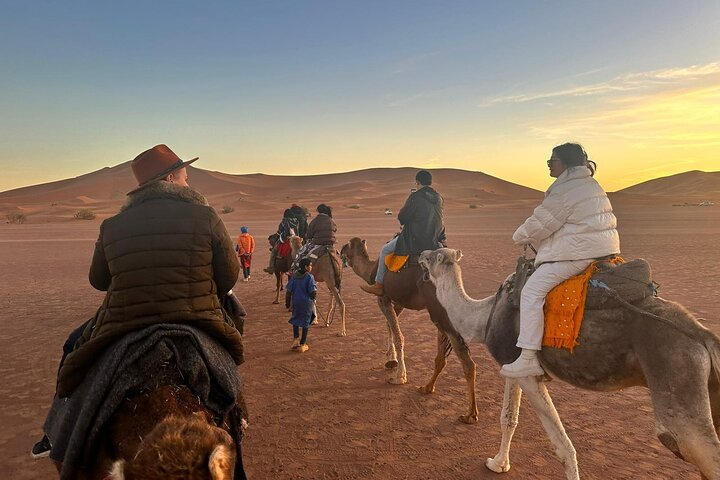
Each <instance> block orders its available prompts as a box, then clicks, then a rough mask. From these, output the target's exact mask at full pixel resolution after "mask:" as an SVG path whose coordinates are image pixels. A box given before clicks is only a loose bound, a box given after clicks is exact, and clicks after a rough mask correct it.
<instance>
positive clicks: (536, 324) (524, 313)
mask: <svg viewBox="0 0 720 480" xmlns="http://www.w3.org/2000/svg"><path fill="white" fill-rule="evenodd" d="M592 262H593V260H592V259H590V260H572V261H564V262H554V263H543V264H542V265H540V266H539V267H538V268H537V270H535V272H533V274H532V275H530V278H529V279H528V281H527V283H526V284H525V286H524V287H523V289H522V293H521V294H520V335H519V336H518V341H517V344H516V345H517V346H518V347H520V348H527V349H530V350H542V338H543V331H544V330H545V313H544V312H543V307H544V306H545V296H546V295H547V294H548V292H550V290H552V289H553V288H554V287H555V286H557V285H559V284H560V283H562V282H563V281H564V280H567V279H568V278H570V277H572V276H574V275H577V274H579V273H582V272H583V271H584V270H585V269H586V268H587V267H588V265H590V264H591V263H592Z"/></svg>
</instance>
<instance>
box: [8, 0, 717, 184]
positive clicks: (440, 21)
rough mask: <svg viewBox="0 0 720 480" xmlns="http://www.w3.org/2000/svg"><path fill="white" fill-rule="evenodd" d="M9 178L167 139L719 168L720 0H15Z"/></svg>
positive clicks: (522, 165) (501, 165) (463, 162)
mask: <svg viewBox="0 0 720 480" xmlns="http://www.w3.org/2000/svg"><path fill="white" fill-rule="evenodd" d="M0 6H1V7H2V11H3V16H2V18H1V19H0V62H1V63H0V67H1V68H2V72H3V74H2V75H0V88H1V91H2V95H1V96H0V108H1V110H2V112H3V113H2V115H1V116H0V140H1V141H2V145H3V149H2V150H1V151H0V166H2V167H3V170H4V171H5V175H3V176H2V178H0V190H6V189H10V188H15V187H19V186H23V185H28V184H34V183H40V182H46V181H51V180H57V179H62V178H67V177H70V176H75V175H80V174H83V173H86V172H89V171H92V170H96V169H99V168H102V167H104V166H110V165H116V164H118V163H121V162H123V161H126V160H130V159H132V158H133V157H134V156H135V155H136V154H137V153H139V152H140V151H142V150H144V149H146V148H149V147H151V146H152V145H155V144H157V143H167V144H168V145H169V146H170V147H171V148H173V149H174V150H175V151H176V152H177V153H178V154H179V155H180V156H181V157H194V156H200V159H201V160H200V162H198V164H197V166H199V167H201V168H207V169H212V170H221V171H224V172H227V173H252V172H265V173H276V174H302V173H323V172H337V171H348V170H355V169H359V168H366V167H373V166H423V167H454V168H465V169H470V170H480V171H483V172H486V173H489V174H492V175H495V176H498V177H500V178H503V179H506V180H509V181H513V182H516V183H521V184H524V185H528V186H531V187H534V188H539V189H544V188H545V187H546V186H547V185H548V184H549V183H550V179H549V177H548V176H547V170H546V168H545V166H544V161H545V159H546V158H548V157H549V155H550V150H551V148H552V147H553V146H554V145H557V144H559V143H563V142H565V141H568V140H569V141H579V142H581V143H583V144H584V145H585V147H586V149H587V151H588V153H589V154H590V156H591V158H594V159H595V160H596V161H597V162H598V164H599V165H600V169H599V171H598V178H599V179H600V180H601V182H602V183H603V184H604V185H606V188H607V189H608V190H614V189H617V188H622V187H624V186H628V185H630V184H633V183H637V182H640V181H643V180H646V179H648V178H654V177H657V176H662V175H667V174H672V173H678V172H682V171H687V170H693V169H703V170H707V171H709V170H720V154H719V153H718V152H720V129H719V128H717V127H718V126H719V125H720V33H719V32H720V2H718V1H688V2H676V1H674V2H671V1H631V2H619V1H609V2H589V1H576V2H570V1H567V2H566V1H498V2H482V1H474V2H460V1H457V2H453V1H449V2H440V1H436V2H423V1H414V2H409V1H392V2H388V1H362V2H360V1H357V2H349V1H332V2H331V1H267V2H246V1H239V2H238V1H236V2H182V1H181V2H177V1H175V2H165V1H153V2H134V1H130V2H127V1H126V2H106V1H94V2H90V1H82V2H80V1H70V2H39V1H26V2H19V1H18V2H6V1H2V2H0Z"/></svg>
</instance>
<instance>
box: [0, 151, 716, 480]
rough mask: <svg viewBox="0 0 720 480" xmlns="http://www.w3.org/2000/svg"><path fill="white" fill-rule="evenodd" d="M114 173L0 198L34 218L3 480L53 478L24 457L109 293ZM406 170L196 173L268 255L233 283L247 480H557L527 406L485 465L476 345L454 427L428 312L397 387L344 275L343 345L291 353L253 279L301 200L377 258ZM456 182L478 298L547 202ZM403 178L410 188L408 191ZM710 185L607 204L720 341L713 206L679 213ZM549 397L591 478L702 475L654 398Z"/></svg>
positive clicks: (487, 365) (16, 310) (120, 184)
mask: <svg viewBox="0 0 720 480" xmlns="http://www.w3.org/2000/svg"><path fill="white" fill-rule="evenodd" d="M114 168H115V169H119V170H123V169H124V170H125V171H121V172H117V171H116V172H112V170H113V169H106V170H105V171H101V172H96V174H100V173H102V174H107V173H113V175H109V176H107V178H108V179H109V180H108V182H109V183H101V184H100V186H98V182H97V178H98V177H95V179H93V178H90V179H88V178H85V179H83V178H82V177H80V179H79V180H81V181H84V182H86V185H85V188H81V187H78V183H74V184H73V182H72V181H70V180H69V181H67V182H68V183H67V185H66V187H64V188H65V193H64V195H61V194H60V193H59V192H60V190H58V189H57V188H56V187H57V185H55V186H48V185H51V184H48V185H46V186H39V187H31V188H35V189H38V188H39V190H32V191H31V190H27V189H24V191H14V192H4V193H2V194H0V206H4V207H7V208H9V207H8V206H10V205H12V206H13V208H17V207H18V206H19V207H20V208H22V209H26V210H25V211H27V212H28V218H29V220H28V223H26V224H24V225H10V224H4V223H3V224H1V225H0V246H1V248H0V269H1V270H2V272H3V273H2V276H0V304H1V305H2V313H1V319H2V326H3V328H2V332H1V333H0V344H1V345H2V349H1V350H0V375H1V376H2V379H3V382H2V388H1V389H0V451H2V452H3V455H2V457H1V458H0V472H2V474H0V476H1V477H2V478H8V479H15V480H26V479H27V480H30V479H40V478H55V471H54V468H53V467H52V465H51V463H50V462H49V461H48V460H47V459H44V460H32V459H31V458H30V455H29V450H30V447H31V446H32V444H33V442H35V441H36V440H37V439H39V438H40V436H41V434H42V432H41V427H42V423H43V420H44V418H45V414H46V411H47V408H48V406H49V405H50V402H51V396H52V394H53V391H54V379H55V374H56V368H57V362H58V360H59V358H60V355H61V348H62V343H63V341H64V340H65V337H66V335H67V334H68V333H69V332H70V330H71V329H72V328H73V327H74V326H76V325H77V324H79V323H80V322H82V321H83V320H84V319H86V318H88V317H90V316H91V315H92V314H93V312H94V310H95V308H97V306H98V305H99V303H100V301H101V299H102V293H100V292H97V291H94V290H93V289H92V287H91V286H90V285H89V284H88V280H87V271H88V267H89V264H90V257H91V254H92V249H93V243H94V240H95V238H96V236H97V232H98V227H99V223H100V220H101V219H102V218H103V217H104V216H107V215H110V214H112V213H113V212H114V211H116V210H117V208H118V206H119V204H120V202H122V196H123V194H124V193H123V192H124V191H127V190H129V189H130V188H131V187H132V181H131V180H130V181H128V179H127V178H126V176H127V175H128V174H129V172H128V171H127V165H125V164H123V165H121V166H118V167H114ZM368 172H370V173H368ZM408 172H410V170H407V171H405V172H403V171H399V170H389V171H380V173H377V172H374V171H372V172H371V171H365V172H364V173H362V172H354V173H353V174H344V175H350V177H348V176H345V177H342V178H340V177H337V176H335V177H334V176H323V177H317V178H308V177H304V178H301V179H299V178H298V177H267V176H243V177H242V178H239V177H238V178H235V177H232V176H226V175H225V174H221V173H217V172H205V171H200V170H198V171H195V172H192V173H191V183H193V184H194V185H195V186H196V187H197V188H198V190H200V191H203V192H206V193H207V192H213V195H212V196H211V195H209V196H208V198H209V199H210V200H211V203H212V204H213V205H215V206H216V207H217V208H220V207H221V206H222V205H224V204H229V205H232V206H233V208H235V211H233V212H231V213H228V214H227V215H225V216H224V217H223V218H225V221H226V225H227V227H228V229H229V231H230V232H231V234H232V235H233V236H236V235H237V234H238V233H239V229H240V226H241V225H248V226H249V227H250V231H251V233H252V234H253V235H255V237H256V240H257V242H258V245H259V248H258V251H257V254H256V256H255V258H254V265H253V268H254V273H253V274H252V277H251V281H250V282H249V283H243V282H238V284H237V285H236V288H235V291H236V293H237V294H238V295H239V297H240V298H241V299H242V301H243V303H244V305H245V306H246V308H247V310H248V319H247V320H246V323H245V333H246V335H245V342H246V362H245V363H244V364H243V365H242V366H241V367H240V373H241V375H242V377H243V380H244V382H245V395H246V398H247V402H248V407H249V410H250V427H249V429H248V431H247V436H246V438H245V441H244V460H245V465H246V470H247V472H248V475H249V477H250V478H253V479H371V478H377V479H383V478H399V479H483V478H487V479H490V478H508V479H520V478H522V479H541V478H564V477H563V470H562V467H561V465H560V463H559V462H558V461H557V459H556V458H555V456H554V454H553V452H552V449H551V445H550V442H549V441H548V439H547V437H546V436H545V434H544V432H543V430H542V427H541V425H540V423H539V422H538V420H537V418H536V417H535V415H534V413H533V412H532V410H531V409H530V408H529V407H528V406H527V405H525V404H523V406H522V408H521V413H520V425H519V426H518V428H517V430H516V433H515V438H514V442H513V448H512V454H511V461H512V470H511V471H510V472H508V473H507V474H504V475H503V477H499V476H498V475H497V474H494V473H492V472H490V471H488V470H487V469H486V468H485V467H484V460H485V458H486V457H488V456H493V455H494V454H495V453H496V452H497V448H498V446H499V441H500V427H499V416H500V409H501V404H502V389H503V382H502V380H501V377H500V376H499V374H498V369H499V367H498V366H497V365H496V364H495V363H494V362H493V361H492V360H491V358H490V357H489V355H488V354H487V353H486V352H485V350H484V347H483V346H482V345H471V351H472V354H473V358H474V360H475V361H476V362H477V365H478V375H477V377H478V378H477V393H478V407H479V410H480V420H479V422H478V423H477V424H476V425H465V424H461V423H459V422H458V420H457V417H458V415H460V414H461V413H462V412H463V409H464V406H465V382H464V379H463V376H462V371H461V368H460V365H459V362H458V361H457V360H456V359H455V357H454V356H452V357H451V358H450V361H449V364H448V367H447V369H446V370H445V372H444V373H443V375H442V376H441V377H440V380H439V382H438V385H437V391H436V393H435V394H432V395H422V394H420V393H418V392H417V390H416V387H417V386H420V385H423V384H424V383H425V382H426V381H427V379H428V378H429V376H430V374H431V372H432V364H433V358H434V355H435V348H436V347H435V334H436V330H435V328H434V327H433V325H432V324H431V323H430V321H429V319H428V316H427V314H426V313H424V312H404V313H403V315H402V317H401V326H402V328H403V333H404V334H405V341H406V362H407V366H408V380H409V383H408V384H407V385H403V386H394V385H390V384H388V383H387V382H386V377H387V374H386V372H385V370H384V369H383V366H382V364H383V362H384V351H385V341H386V328H385V324H384V318H383V317H382V315H381V313H380V311H379V309H378V307H377V304H376V302H375V300H374V298H372V297H370V296H368V295H367V294H365V293H363V292H362V291H361V290H360V288H359V285H360V283H361V281H360V279H359V278H358V277H357V276H355V274H354V273H353V272H352V271H351V270H349V269H348V270H347V271H346V272H345V275H344V277H343V287H342V295H343V298H344V300H345V302H346V304H347V330H348V336H347V337H344V338H342V337H338V336H337V331H338V328H337V325H331V326H330V327H329V328H322V327H313V328H312V329H311V330H310V335H309V341H308V342H309V345H310V351H309V352H307V353H305V354H295V353H291V352H290V350H289V347H290V343H291V328H290V326H289V325H288V323H287V319H288V315H287V313H286V312H285V310H284V308H283V307H282V306H281V305H273V304H272V300H273V297H274V278H271V276H269V275H267V274H265V273H263V272H261V269H262V267H264V266H265V265H266V263H267V259H268V251H267V249H266V245H267V242H266V237H267V235H268V234H270V233H271V232H272V231H273V230H274V229H275V227H276V225H277V222H278V220H279V216H280V214H281V212H282V209H283V208H287V207H288V206H289V204H290V203H291V202H293V201H297V202H298V203H301V204H304V205H306V206H308V207H313V206H314V205H315V204H317V203H319V202H320V201H324V202H327V203H330V204H331V205H333V206H334V207H335V219H336V222H337V224H338V228H339V232H338V241H339V245H341V244H342V243H344V242H345V241H347V240H348V239H349V238H350V237H352V236H360V237H363V238H366V239H367V242H368V246H369V248H370V250H371V252H377V251H378V250H379V248H380V247H381V245H382V243H383V242H384V241H386V240H387V239H389V238H390V237H391V235H392V234H393V232H395V231H396V229H397V219H396V218H395V216H394V215H393V216H384V215H383V214H382V211H383V210H384V209H385V208H392V209H393V211H394V212H397V210H399V208H400V206H401V205H402V201H403V200H404V198H405V196H406V195H407V190H408V188H409V187H410V186H411V185H410V183H411V181H410V180H411V179H412V175H411V174H409V173H408ZM453 172H457V171H447V173H446V174H443V173H438V174H437V175H436V179H437V188H438V190H439V191H440V192H441V193H443V194H444V195H445V196H446V197H447V203H448V207H447V209H446V225H447V232H448V241H449V244H450V246H451V247H453V248H460V249H462V250H463V252H464V254H465V257H464V258H463V260H462V262H461V265H462V267H463V274H464V279H465V285H466V288H467V290H468V293H469V294H470V295H471V296H473V297H475V298H480V297H485V296H488V295H491V294H493V293H494V292H495V290H496V289H497V287H498V285H499V283H500V282H501V281H502V280H503V279H504V278H505V277H506V276H507V275H508V274H509V273H510V272H511V271H512V270H513V269H514V265H515V260H516V258H517V256H518V255H519V254H520V253H521V251H520V249H519V248H517V247H515V246H513V245H512V242H511V240H510V237H511V235H512V232H513V231H514V229H515V227H516V226H517V225H518V224H519V223H520V222H522V221H523V220H524V219H525V218H526V217H527V215H529V214H530V213H531V211H532V208H533V206H534V205H535V204H536V203H537V202H538V201H539V199H540V198H541V197H542V194H541V193H540V192H536V191H533V190H530V189H525V188H524V187H519V186H516V185H512V184H508V183H507V182H503V181H502V180H498V179H493V178H492V177H487V176H482V174H476V176H475V177H473V178H470V179H467V178H465V177H468V172H464V173H463V172H460V173H455V174H454V173H453ZM390 173H392V174H393V175H390ZM90 175H93V174H90ZM453 175H456V176H453ZM403 176H405V177H409V179H406V181H401V180H403V179H402V177H403ZM229 177H232V178H229ZM250 177H252V178H250ZM333 177H334V178H333ZM103 178H105V177H103ZM113 178H114V180H113ZM233 178H234V180H233ZM72 180H73V181H75V182H77V181H78V179H72ZM193 180H194V181H193ZM230 180H233V181H230ZM241 180H242V181H241ZM113 181H115V182H116V183H115V184H113V183H112V182H113ZM218 182H221V183H218ZM283 182H285V183H283ZM482 182H486V183H485V184H483V183H482ZM548 183H549V182H548ZM226 184H227V185H226ZM113 185H115V186H113ZM712 185H713V186H711V187H712V188H715V189H717V184H716V183H713V184H712ZM40 187H43V188H40ZM663 188H667V187H663ZM708 188H709V187H708V186H707V185H705V186H704V187H703V188H702V189H701V190H700V191H692V192H688V191H687V190H683V192H682V195H680V194H677V193H676V194H675V195H674V196H672V197H671V196H663V195H658V193H662V191H660V192H658V191H656V192H654V194H653V192H650V193H648V192H647V191H645V192H643V193H642V195H640V194H634V193H632V192H625V193H624V194H617V195H614V196H613V197H612V198H613V202H614V206H615V210H616V214H617V216H618V219H619V231H620V235H621V246H622V250H623V256H624V257H625V258H638V257H642V258H645V259H647V260H649V261H650V263H651V265H652V267H653V272H654V279H655V281H656V282H658V283H659V284H660V285H661V287H660V294H661V296H663V297H664V298H667V299H671V300H675V301H678V302H681V303H682V304H684V305H685V306H686V307H687V308H688V309H689V310H690V311H691V312H693V313H694V314H695V315H697V316H698V317H699V318H700V319H701V321H702V323H703V324H704V325H706V326H707V327H708V328H710V329H711V330H713V331H714V332H715V333H718V334H720V323H719V322H718V320H720V299H719V298H718V296H717V295H716V291H717V285H718V283H719V282H720V249H719V248H718V247H717V240H718V238H720V206H711V207H687V208H677V207H673V206H672V204H673V203H677V202H684V201H687V199H688V198H701V197H707V199H710V200H715V201H716V203H717V200H718V197H719V195H717V194H715V195H714V196H713V195H710V194H709V192H711V191H712V189H710V190H708ZM79 197H84V198H82V199H81V198H79ZM51 203H54V204H55V205H52V206H51V205H50V204H51ZM471 204H473V205H475V206H476V208H470V205H471ZM84 205H95V206H97V212H98V218H97V219H95V220H89V221H79V220H72V219H71V218H72V212H73V211H74V210H77V209H78V208H82V206H84ZM374 255H376V253H374ZM323 288H324V287H322V285H321V290H320V294H319V303H320V305H321V306H322V308H323V309H325V308H327V307H326V306H325V305H326V302H327V301H328V299H329V296H328V294H327V292H326V291H324V290H323ZM680 373H681V372H680ZM549 389H550V392H551V394H552V395H553V397H554V400H555V404H556V407H557V409H558V411H559V413H560V415H561V418H562V419H563V421H564V425H565V428H566V430H567V431H568V434H569V436H570V438H571V439H572V440H573V442H574V445H575V447H576V449H577V452H578V462H579V465H580V471H581V475H582V477H583V478H586V479H627V478H658V479H678V478H700V476H699V474H698V473H697V471H696V470H695V468H694V467H693V466H691V465H689V464H686V463H684V462H682V461H681V460H678V459H677V458H675V457H674V456H673V455H672V454H671V453H670V452H669V451H668V450H666V449H665V448H664V447H663V446H662V445H661V444H660V442H659V441H658V440H657V439H656V437H655V434H654V427H653V417H652V407H651V404H650V401H649V397H648V395H647V392H646V390H644V389H641V388H631V389H627V390H624V391H620V392H613V393H596V392H587V391H581V390H578V389H575V388H573V387H569V386H568V385H565V384H562V383H560V382H558V381H553V382H551V383H550V385H549Z"/></svg>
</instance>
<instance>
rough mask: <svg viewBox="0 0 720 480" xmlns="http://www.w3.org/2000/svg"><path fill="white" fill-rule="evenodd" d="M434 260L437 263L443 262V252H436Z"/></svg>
mask: <svg viewBox="0 0 720 480" xmlns="http://www.w3.org/2000/svg"><path fill="white" fill-rule="evenodd" d="M436 261H437V263H443V254H442V253H438V254H437V260H436Z"/></svg>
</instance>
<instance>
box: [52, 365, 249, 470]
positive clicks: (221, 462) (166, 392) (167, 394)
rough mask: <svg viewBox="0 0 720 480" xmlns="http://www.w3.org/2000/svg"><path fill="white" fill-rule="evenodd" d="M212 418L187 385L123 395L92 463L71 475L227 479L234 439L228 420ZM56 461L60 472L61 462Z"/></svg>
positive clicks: (232, 455)
mask: <svg viewBox="0 0 720 480" xmlns="http://www.w3.org/2000/svg"><path fill="white" fill-rule="evenodd" d="M173 368H174V367H173ZM213 418H214V417H213V414H212V412H210V411H209V410H208V409H207V408H206V407H205V406H204V405H202V403H201V402H200V400H199V399H198V397H197V396H196V395H194V394H193V393H192V392H191V391H190V389H189V388H188V387H186V386H177V385H164V386H161V387H158V388H157V389H155V390H152V391H149V392H145V393H143V394H140V395H138V396H135V397H133V398H129V399H126V400H125V401H124V402H123V404H122V405H121V406H120V407H119V408H118V410H117V411H116V412H115V414H114V415H113V417H112V418H111V419H110V420H109V422H108V423H107V424H106V425H105V427H104V430H103V432H102V433H101V435H100V440H99V449H98V450H99V451H98V455H97V456H96V457H95V458H96V463H95V465H94V467H93V468H92V469H90V470H83V471H81V472H79V473H78V475H77V477H76V478H77V480H108V479H112V480H136V479H143V480H221V479H222V480H232V479H233V478H235V477H234V476H233V475H234V473H235V463H236V448H235V441H234V440H233V438H232V436H231V434H230V428H229V427H228V425H227V423H226V422H225V423H223V424H222V426H221V427H218V426H215V422H214V421H213ZM241 461H242V460H241ZM56 466H57V468H58V472H59V471H60V469H61V466H62V464H59V463H58V464H57V465H56ZM239 467H241V465H240V466H239ZM240 470H242V469H241V468H240Z"/></svg>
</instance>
